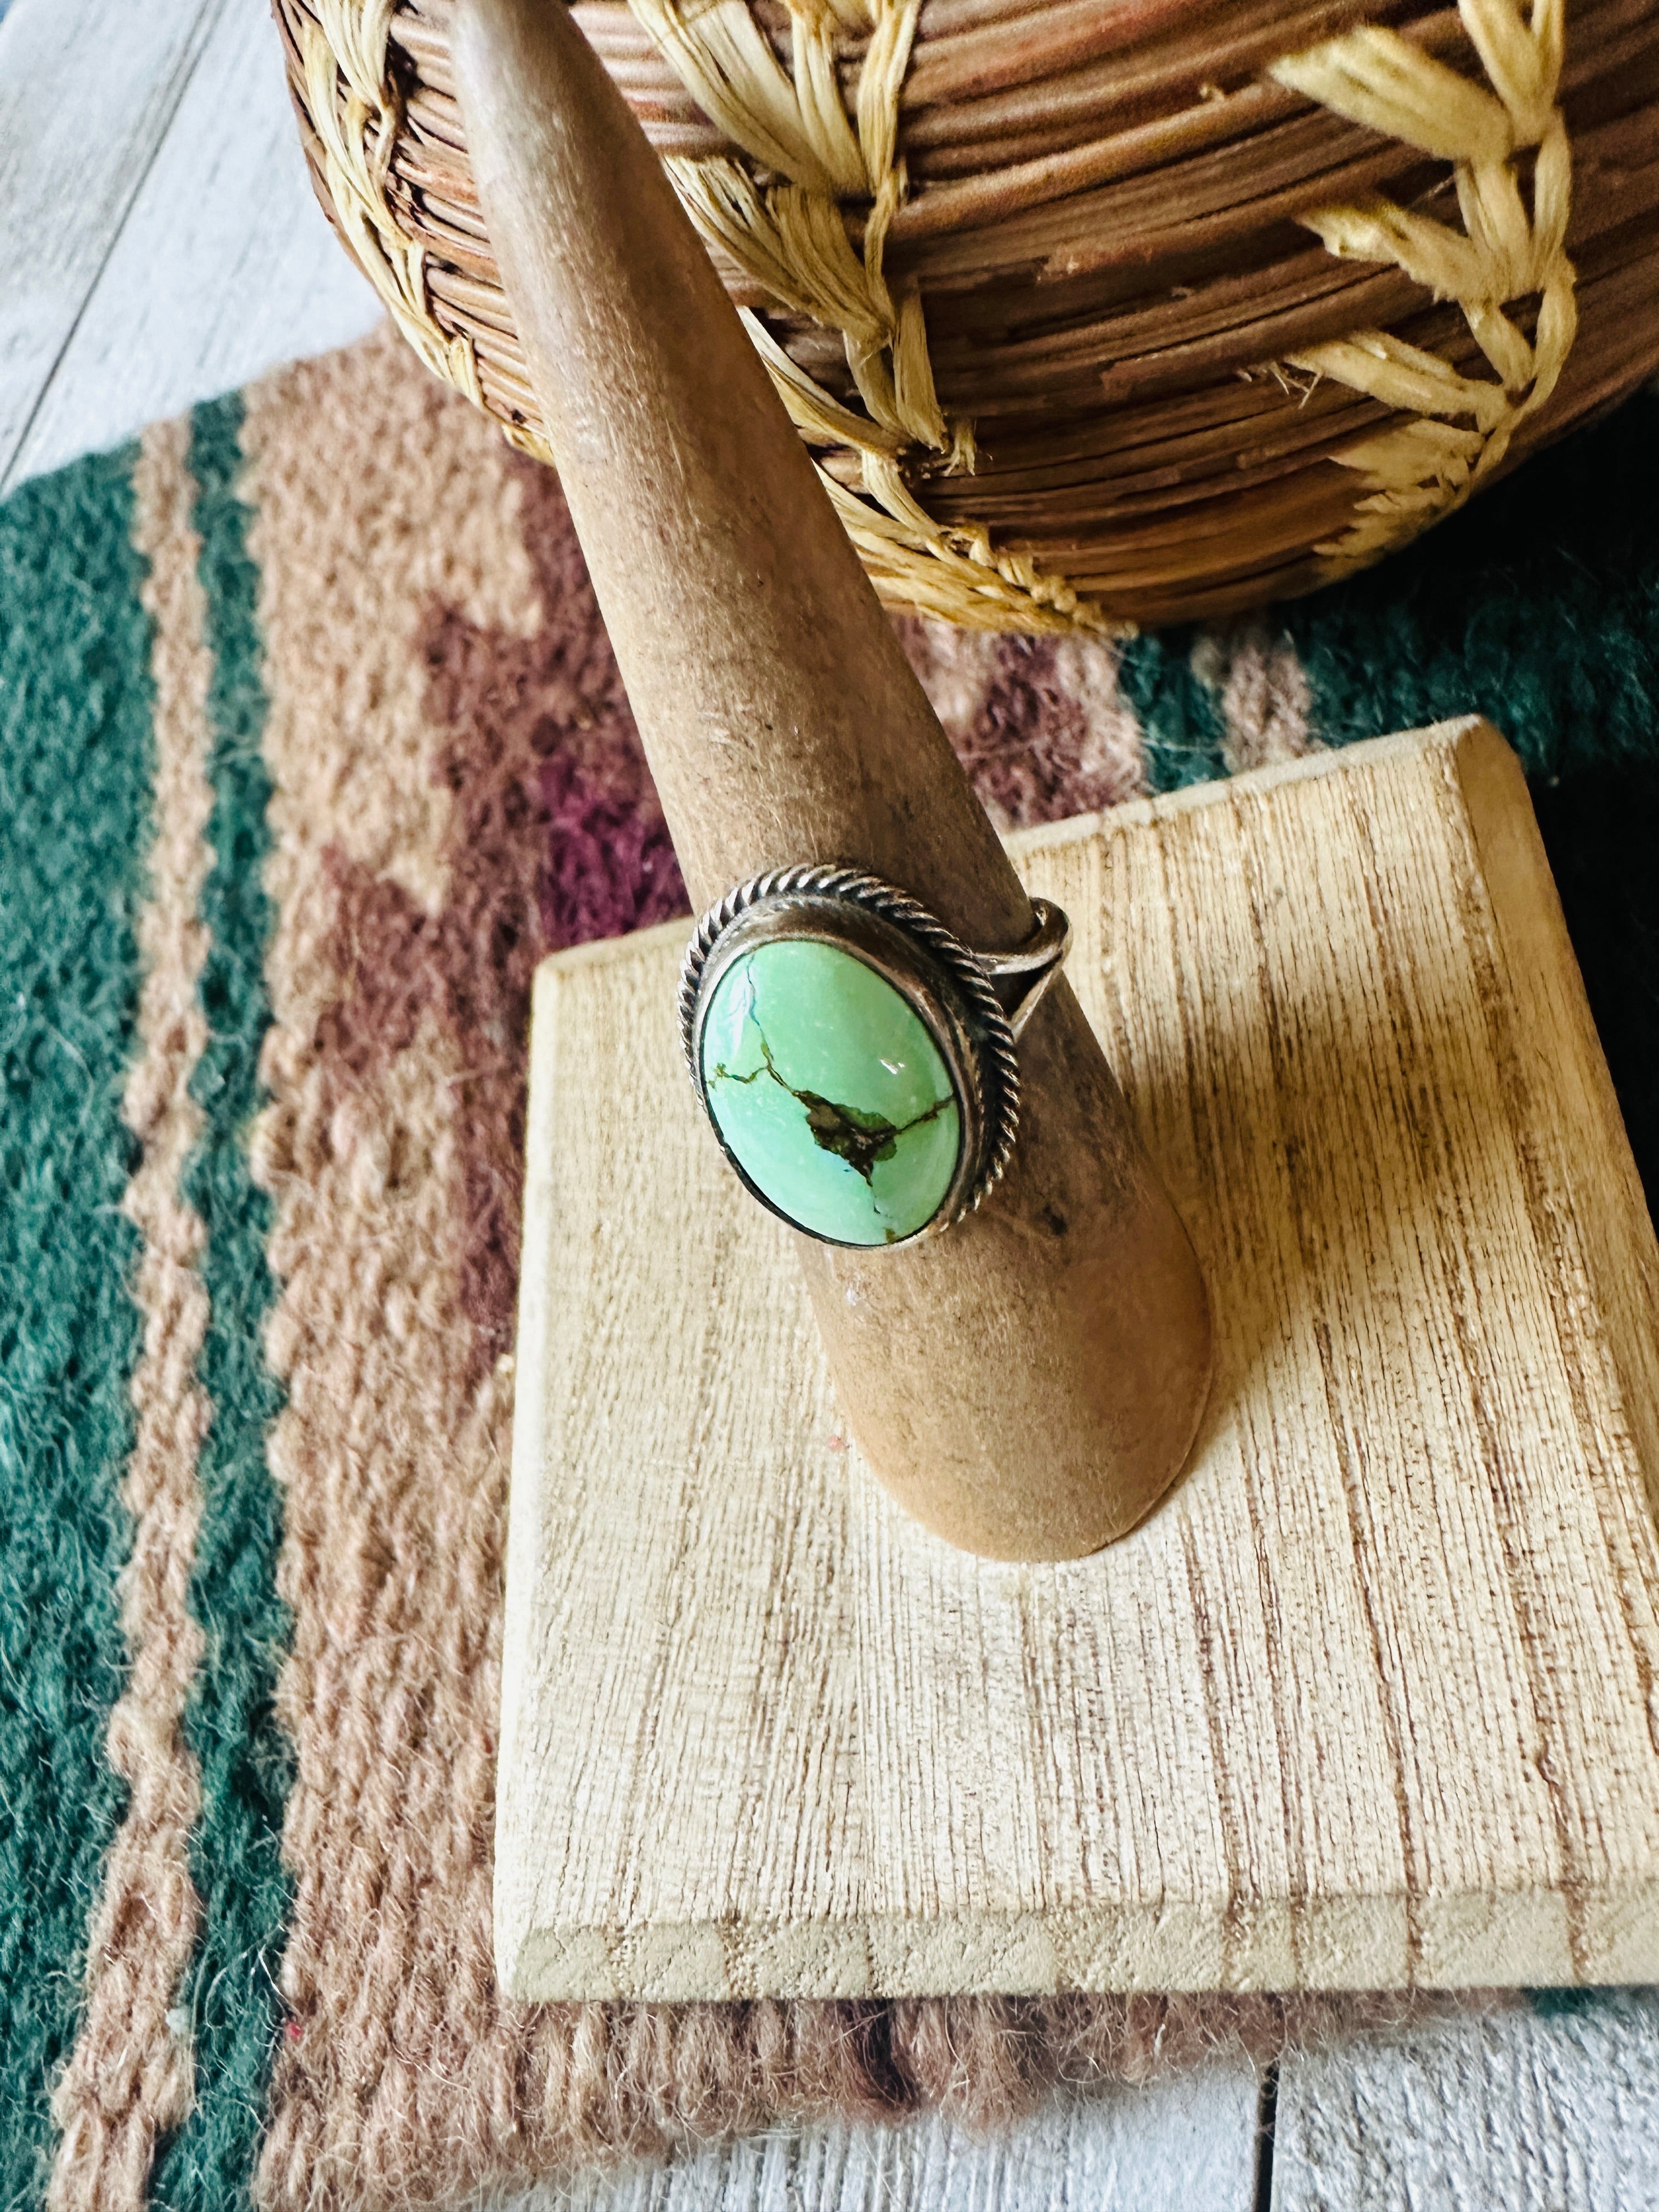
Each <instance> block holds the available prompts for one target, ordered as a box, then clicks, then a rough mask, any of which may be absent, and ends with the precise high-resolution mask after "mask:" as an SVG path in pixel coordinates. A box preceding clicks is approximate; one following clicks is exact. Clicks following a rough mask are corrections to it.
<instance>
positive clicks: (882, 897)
mask: <svg viewBox="0 0 1659 2212" xmlns="http://www.w3.org/2000/svg"><path fill="white" fill-rule="evenodd" d="M1031 904H1032V909H1033V913H1034V915H1035V916H1036V927H1035V928H1034V929H1033V931H1032V933H1031V935H1030V938H1029V939H1027V941H1026V943H1025V944H1024V945H1021V946H1020V947H1019V948H1018V951H1013V952H1005V953H985V952H975V951H970V950H969V947H968V946H967V945H963V944H962V943H961V942H960V941H959V940H958V939H957V938H956V937H954V936H953V935H952V934H951V932H950V931H949V930H948V929H947V928H946V927H945V925H944V923H943V922H941V921H939V919H938V918H937V916H935V915H932V914H930V913H929V912H928V910H927V908H926V907H924V906H922V905H921V903H920V902H919V901H917V900H915V899H914V898H912V897H911V896H909V894H908V892H906V891H902V890H898V889H896V887H895V886H894V885H893V884H888V883H884V882H883V881H882V879H881V878H879V877H878V876H872V875H870V874H867V873H866V872H865V871H863V870H861V869H859V868H854V867H848V866H805V865H803V866H796V867H788V868H775V869H773V870H772V871H771V872H769V873H768V874H766V875H763V876H756V877H754V878H751V879H750V881H749V882H748V883H746V884H738V885H737V886H736V887H735V888H734V889H732V890H729V891H728V892H727V893H726V896H725V897H724V898H723V899H721V900H720V902H719V903H718V904H717V905H715V906H713V907H711V908H709V909H708V913H707V914H705V915H703V917H702V920H701V921H699V922H698V924H697V927H696V931H695V932H694V933H693V935H692V939H691V942H690V945H689V947H688V948H687V951H686V955H685V962H684V967H683V968H682V969H681V971H680V994H679V1011H680V1027H681V1033H682V1036H683V1039H684V1046H685V1056H686V1061H687V1064H688V1066H690V1071H691V1080H692V1082H693V1084H694V1085H696V1091H697V1096H698V1097H699V1098H700V1099H701V1100H702V1105H703V1109H704V1111H705V1112H706V1113H707V1114H708V1119H709V1121H710V1123H711V1125H712V1126H713V1128H714V1134H715V1136H716V1137H717V1138H718V1139H719V1140H720V1148H721V1150H722V1151H723V1152H725V1154H726V1158H727V1159H728V1160H729V1161H730V1163H731V1164H732V1167H733V1168H734V1169H735V1170H737V1173H738V1176H739V1177H740V1178H741V1179H742V1181H743V1182H744V1184H745V1185H746V1186H747V1187H748V1188H749V1189H750V1191H751V1192H752V1193H753V1194H754V1195H755V1196H756V1197H757V1199H759V1200H760V1201H761V1203H762V1205H763V1206H767V1207H769V1209H770V1211H771V1212H774V1213H775V1214H777V1215H779V1216H780V1217H781V1218H782V1219H783V1220H785V1221H787V1222H788V1223H789V1224H790V1225H791V1226H792V1227H793V1228H796V1229H799V1230H802V1231H805V1234H806V1235H808V1236H809V1237H817V1238H819V1239H820V1240H821V1241H822V1242H823V1243H828V1244H842V1245H852V1246H886V1245H896V1244H908V1243H914V1242H915V1240H916V1239H917V1238H918V1237H927V1236H932V1235H934V1234H936V1233H937V1232H938V1231H940V1230H942V1229H946V1228H948V1227H950V1225H951V1224H952V1223H953V1222H957V1221H960V1220H961V1219H962V1218H963V1215H964V1214H966V1213H969V1212H972V1211H973V1210H974V1208H975V1206H978V1205H979V1203H980V1201H981V1200H982V1199H983V1198H984V1196H985V1194H986V1193H987V1191H988V1190H990V1189H991V1188H992V1187H993V1185H994V1183H995V1182H996V1181H997V1179H998V1177H999V1176H1000V1175H1001V1174H1002V1171H1003V1170H1004V1169H1005V1168H1006V1165H1007V1164H1008V1158H1009V1155H1010V1153H1011V1152H1012V1150H1013V1146H1014V1138H1015V1134H1016V1133H1017V1131H1018V1127H1019V1055H1018V1051H1017V1049H1016V1045H1017V1040H1018V1036H1019V1034H1020V1032H1021V1030H1023V1029H1024V1026H1025V1024H1026V1023H1027V1022H1028V1021H1029V1020H1030V1016H1031V1013H1032V1012H1033V1010H1034V1009H1035V1007H1036V1005H1037V1003H1038V1001H1039V1000H1040V999H1041V998H1042V994H1043V993H1044V991H1046V990H1047V988H1048V985H1049V984H1050V983H1052V982H1053V981H1054V977H1055V976H1056V975H1058V974H1059V972H1060V963H1061V962H1062V961H1063V960H1064V958H1065V957H1066V950H1067V947H1068V945H1069V944H1070V941H1071V927H1070V924H1069V923H1068V922H1067V921H1066V916H1065V915H1064V914H1062V913H1061V912H1060V908H1058V907H1057V906H1054V905H1053V904H1051V903H1050V902H1048V900H1046V899H1034V900H1033V901H1032V902H1031ZM1005 994H1006V1002H1005Z"/></svg>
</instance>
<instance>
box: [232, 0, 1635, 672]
mask: <svg viewBox="0 0 1659 2212" xmlns="http://www.w3.org/2000/svg"><path fill="white" fill-rule="evenodd" d="M549 4H558V0H549ZM275 5H276V16H277V21H278V22H279V23H280V25H281V27H282V30H283V36H284V39H285V40H286V43H287V47H288V53H289V73H290V78H291V82H292V84H293V88H294V92H295V100H296V101H297V103H298V106H299V109H300V112H301V123H302V127H303V131H304V137H305V142H306V149H307V155H308V156H309V159H310V161H311V167H312V173H313V176H314V178H315V179H316V183H317V188H318V191H319V194H320V196H321V197H322V199H323V203H324V204H325V207H326V208H327V209H328V210H329V211H330V212H331V215H332V216H333V217H334V219H335V221H336V222H337V225H338V228H339V229H340V231H341V233H342V234H343V237H344V238H345V240H347V242H348V244H349V246H350V247H351V249H352V250H353V252H355V253H356V256H357V258H359V260H360V261H361V262H362V265H363V267H364V269H365V270H367V271H368V275H369V276H370V278H371V279H372V281H373V282H374V284H375V285H376V287H377V288H378V289H379V290H380V293H381V295H382V296H383V297H384V298H385V300H386V303H387V306H388V307H390V309H391V310H392V313H393V315H394V316H395V317H396V318H397V320H398V324H399V325H400V326H401V328H402V329H403V331H404V334H405V336H406V337H408V339H409V340H410V343H411V344H412V345H413V346H414V347H415V348H416V351H417V352H418V353H419V354H420V355H421V356H422V358H423V359H424V360H425V361H426V362H428V365H429V366H430V367H431V368H434V369H435V370H436V371H437V372H438V374H440V375H442V376H444V377H447V378H448V379H449V380H451V381H452V382H453V383H454V384H456V385H458V386H459V387H460V388H461V389H462V390H463V391H464V392H467V393H469V394H470V395H471V398H474V399H475V400H476V401H477V403H478V404H480V405H481V406H482V407H483V408H484V409H486V410H488V412H489V413H490V414H491V415H493V416H495V417H496V418H497V419H498V420H499V421H500V422H501V424H502V426H503V428H505V429H506V431H507V435H508V436H509V437H511V438H512V439H513V440H514V441H515V442H517V443H518V444H519V445H520V446H522V447H526V449H527V450H529V451H531V452H532V453H534V452H537V451H538V450H541V441H540V436H539V428H538V416H537V410H536V402H535V398H534V396H533V394H532V392H531V389H530V384H529V380H528V377H527V375H526V370H525V366H524V362H523V358H522V356H521V355H520V349H519V345H518V342H517V339H516V337H515V335H514V332H513V321H512V317H511V314H510V313H509V311H508V308H507V301H506V299H505V298H504V296H503V295H502V292H501V283H500V280H499V277H498V276H497V273H496V268H495V259H494V257H493V255H492V253H491V251H490V245H489V237H488V235H487V234H486V232H485V230H484V227H483V222H482V221H481V220H480V216H479V212H478V205H477V195H476V193H475V191H474V189H473V184H472V178H471V169H470V167H469V164H468V161H467V152H466V145H465V137H464V135H463V132H462V129H461V122H460V114H459V108H458V106H457V104H456V100H455V96H454V88H453V81H452V78H451V74H450V69H449V30H450V21H451V14H452V0H275ZM574 14H575V15H576V17H577V20H578V21H580V25H581V27H582V28H583V30H584V31H585V32H586V34H587V36H588V38H589V39H590V40H592V43H593V45H594V46H595V47H596V49H597V50H598V52H599V54H600V56H601V57H602V58H603V59H604V62H605V66H606V67H607V69H608V70H610V71H611V75H612V76H613V77H614V78H615V80H616V82H617V84H618V85H619V86H620V87H621V88H622V90H623V93H624V94H625V95H626V97H627V99H628V100H629V103H630V104H631V106H633V108H634V111H635V113H636V114H637V115H638V116H639V118H640V119H641V122H642V123H643V125H645V129H646V132H647V136H648V137H649V138H650V139H651V142H652V143H653V145H654V146H655V148H656V149H657V151H658V152H659V155H661V157H662V159H663V160H664V161H665V163H666V164H667V167H668V169H669V172H670V174H671V177H672V179H673V180H674V184H675V186H676V188H677V190H678V192H679V195H680V197H681V199H682V201H683V202H684V205H685V206H686V208H687V209H688V210H689V211H690V215H691V216H692V218H693V220H694V222H696V225H697V228H699V230H700V231H701V233H702V236H703V238H704V239H705V240H707V242H708V248H709V251H710V252H711V253H712V254H713V256H714V259H715V262H716V264H717V265H718V267H719V269H720V273H721V276H723V278H724V280H725V282H726V286H727V289H729V291H730V292H731V294H732V298H733V299H734V300H735V301H737V302H738V306H739V307H741V308H742V310H743V311H744V316H745V318H746V319H747V322H748V325H749V329H750V335H751V337H753V339H754V342H755V344H756V345H757V347H758V348H759V349H760V351H761V353H762V355H763V357H764V359H765V361H766V362H767V365H768V367H769V368H770V370H771V372H772V374H773V377H774V379H775V382H776V384H777V386H778V389H779V390H780V392H781V393H782V395H783V397H784V399H785V401H786V403H787V406H788V408H789V410H790V412H791V414H792V415H793V418H794V420H795V422H796V423H797V424H798V426H799V429H800V432H801V435H802V436H803V437H805V439H806V440H807V441H809V442H810V443H811V446H812V447H813V448H814V451H815V453H816V455H817V460H818V465H819V466H820V468H821V470H822V471H823V477H824V481H825V483H826V484H827V485H828V487H829V492H830V495H831V496H832V498H833V499H834V501H835V502H836V507H837V508H838V509H839V511H840V513H841V514H842V519H843V520H844V522H845V523H846V526H847V528H848V532H849V533H850V534H851V536H852V538H854V542H855V543H856V544H857V545H858V548H859V550H860V553H861V555H862V556H863V557H864V561H865V564H866V568H868V569H869V571H870V574H871V575H872V578H873V579H874V580H875V583H876V586H877V588H878V590H879V591H880V592H881V593H882V594H883V596H884V598H886V599H890V601H892V602H894V603H895V604H897V605H907V606H912V607H917V608H921V609H922V610H923V611H927V612H931V613H934V614H939V615H944V616H946V617H950V618H951V619H952V620H955V621H957V622H963V623H976V624H980V625H983V626H987V627H991V628H997V629H1028V630H1045V629H1046V630H1052V629H1066V628H1070V627H1073V626H1081V627H1085V628H1091V629H1123V628H1127V627H1129V626H1132V625H1133V624H1136V623H1159V622H1168V621H1172V620H1178V619H1186V618H1188V617H1200V616H1202V617H1217V616H1222V615H1225V614H1228V613H1231V612H1233V611H1238V610H1242V609H1243V608H1246V607H1249V606H1252V605H1260V604H1261V603H1263V602H1265V601H1267V600H1269V599H1275V598H1282V597H1285V596H1287V595H1290V594H1292V593H1297V592H1306V591H1309V590H1310V589H1312V588H1313V587H1314V586H1317V585H1319V584H1321V583H1322V582H1325V581H1327V580H1329V579H1331V578H1334V577H1337V576H1341V575H1344V574H1347V573H1349V572H1350V571H1352V569H1354V568H1358V567H1361V566H1363V565H1364V564H1365V563H1366V562H1370V561H1373V560H1375V559H1376V558H1377V557H1378V556H1381V555H1383V554H1384V553H1386V552H1388V551H1389V550H1391V549H1392V548H1393V547H1395V546H1396V545H1399V544H1403V543H1405V542H1406V541H1407V539H1409V538H1412V537H1413V536H1414V535H1415V534H1416V533H1417V532H1419V531H1420V530H1422V529H1423V528H1424V527H1425V526H1427V525H1428V524H1430V523H1432V522H1434V521H1435V520H1437V519H1438V518H1439V517H1441V516H1443V515H1444V514H1447V513H1450V512H1451V511H1452V510H1453V509H1454V508H1455V507H1459V506H1460V505H1461V504H1462V501H1464V500H1465V499H1467V498H1468V496H1469V495H1470V494H1471V493H1472V492H1474V491H1475V490H1477V489H1479V488H1480V485H1481V484H1482V483H1485V482H1486V480H1487V479H1489V478H1490V477H1492V476H1494V475H1495V474H1497V473H1498V471H1500V470H1502V469H1504V468H1506V467H1507V466H1508V465H1510V464H1511V463H1513V462H1514V461H1515V460H1516V459H1517V458H1518V457H1520V456H1521V455H1522V454H1523V453H1525V452H1526V451H1527V450H1528V448H1530V447H1534V446H1535V445H1537V444H1539V443H1540V442H1541V441H1543V440H1545V439H1547V438H1550V437H1553V436H1555V435H1559V433H1560V432H1561V431H1562V430H1563V429H1565V428H1566V427H1567V426H1568V425H1569V424H1570V423H1571V422H1576V421H1578V420H1580V419H1582V418H1583V416H1586V415H1588V414H1589V413H1590V412H1591V411H1592V410H1597V409H1599V408H1601V407H1602V406H1604V405H1606V404H1607V403H1609V402H1611V401H1612V400H1613V399H1615V398H1618V397H1619V396H1620V394H1621V393H1623V392H1626V391H1627V390H1628V389H1629V388H1630V387H1631V386H1632V385H1634V384H1636V383H1637V382H1638V381H1639V380H1641V379H1642V378H1643V377H1644V376H1645V375H1647V374H1650V373H1651V372H1652V370H1653V369H1654V368H1655V367H1656V366H1659V0H1572V4H1571V5H1569V4H1567V0H1458V4H1457V5H1455V6H1451V7H1435V6H1432V5H1430V4H1427V0H1381V4H1378V0H1372V4H1370V5H1358V4H1353V0H1346V4H1343V0H1322V3H1320V4H1310V0H578V4H577V5H576V6H575V8H574Z"/></svg>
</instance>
